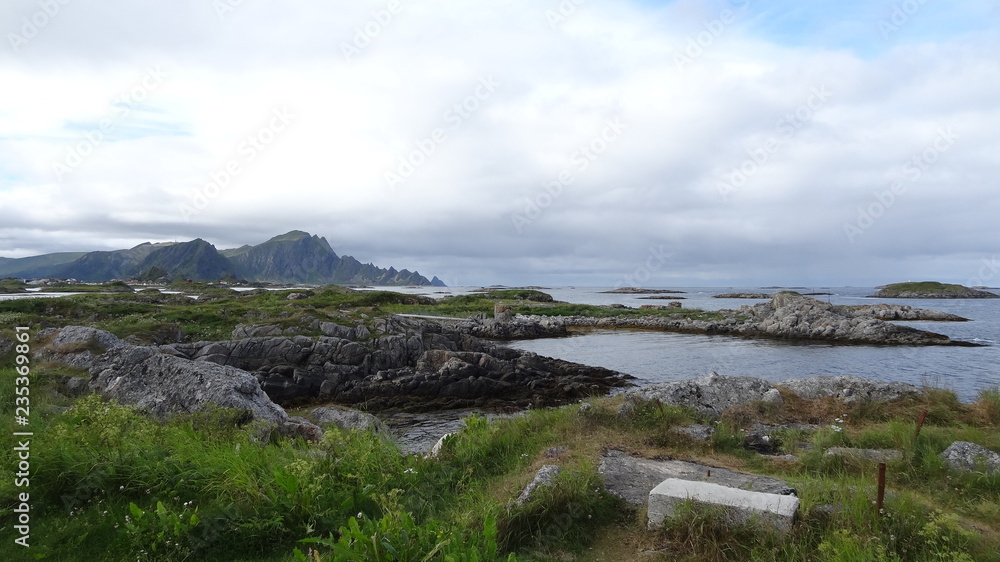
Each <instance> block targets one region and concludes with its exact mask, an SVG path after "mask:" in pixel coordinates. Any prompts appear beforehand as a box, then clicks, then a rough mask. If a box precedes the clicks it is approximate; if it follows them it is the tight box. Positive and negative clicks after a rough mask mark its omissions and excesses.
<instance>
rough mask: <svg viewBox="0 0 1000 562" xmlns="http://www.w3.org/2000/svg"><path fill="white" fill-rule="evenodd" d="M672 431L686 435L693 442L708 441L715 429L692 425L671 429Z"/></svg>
mask: <svg viewBox="0 0 1000 562" xmlns="http://www.w3.org/2000/svg"><path fill="white" fill-rule="evenodd" d="M673 431H674V432H676V433H680V434H682V435H687V436H688V437H690V438H691V439H692V440H694V441H708V440H709V439H711V438H712V435H714V434H715V428H714V427H712V426H708V425H701V424H697V423H693V424H691V425H685V426H681V427H675V428H673Z"/></svg>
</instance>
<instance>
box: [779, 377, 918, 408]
mask: <svg viewBox="0 0 1000 562" xmlns="http://www.w3.org/2000/svg"><path fill="white" fill-rule="evenodd" d="M778 385H779V386H783V387H785V388H787V389H789V390H791V391H792V392H794V393H795V394H797V395H799V396H800V397H802V398H808V399H816V398H824V397H827V396H829V397H833V398H839V399H840V400H843V401H844V402H845V403H847V404H854V403H858V402H891V401H893V400H899V399H901V398H918V397H920V396H922V395H923V391H922V390H920V389H919V388H917V387H915V386H913V385H912V384H906V383H902V382H883V381H876V380H871V379H864V378H861V377H853V376H817V377H807V378H802V379H789V380H785V381H781V382H779V383H778Z"/></svg>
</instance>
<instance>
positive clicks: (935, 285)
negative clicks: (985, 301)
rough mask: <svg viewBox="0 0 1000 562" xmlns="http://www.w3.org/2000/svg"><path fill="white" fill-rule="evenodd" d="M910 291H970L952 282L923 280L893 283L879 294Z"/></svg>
mask: <svg viewBox="0 0 1000 562" xmlns="http://www.w3.org/2000/svg"><path fill="white" fill-rule="evenodd" d="M908 292H919V293H938V294H942V295H949V294H964V293H968V292H969V289H968V287H964V286H962V285H955V284H951V283H939V282H937V281H922V282H916V283H892V284H890V285H886V286H885V287H883V288H882V289H881V290H880V291H879V294H881V295H887V294H898V293H908Z"/></svg>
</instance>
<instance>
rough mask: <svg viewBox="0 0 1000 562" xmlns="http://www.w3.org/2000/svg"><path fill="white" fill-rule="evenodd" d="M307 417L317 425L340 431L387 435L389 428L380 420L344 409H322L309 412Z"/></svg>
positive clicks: (356, 411)
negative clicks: (336, 428)
mask: <svg viewBox="0 0 1000 562" xmlns="http://www.w3.org/2000/svg"><path fill="white" fill-rule="evenodd" d="M309 417H311V418H312V419H313V421H315V422H316V423H318V424H319V425H321V426H323V425H335V426H337V427H339V428H341V429H346V430H357V431H373V432H375V433H381V434H383V435H389V427H388V426H386V425H385V424H384V423H382V420H380V419H378V418H377V417H375V416H373V415H371V414H369V413H366V412H359V411H358V410H348V409H345V408H334V407H322V408H315V409H313V410H312V411H310V412H309Z"/></svg>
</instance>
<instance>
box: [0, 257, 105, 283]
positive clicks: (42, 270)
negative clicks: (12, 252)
mask: <svg viewBox="0 0 1000 562" xmlns="http://www.w3.org/2000/svg"><path fill="white" fill-rule="evenodd" d="M84 254H86V252H59V253H57V254H45V255H41V256H31V257H30V258H0V277H8V276H11V277H12V276H14V275H15V274H16V275H17V276H18V277H48V276H49V275H51V274H52V272H53V271H55V270H56V269H59V268H60V267H62V266H64V265H66V264H67V263H70V262H72V261H76V260H78V259H80V258H81V257H83V255H84ZM25 272H27V274H25Z"/></svg>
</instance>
